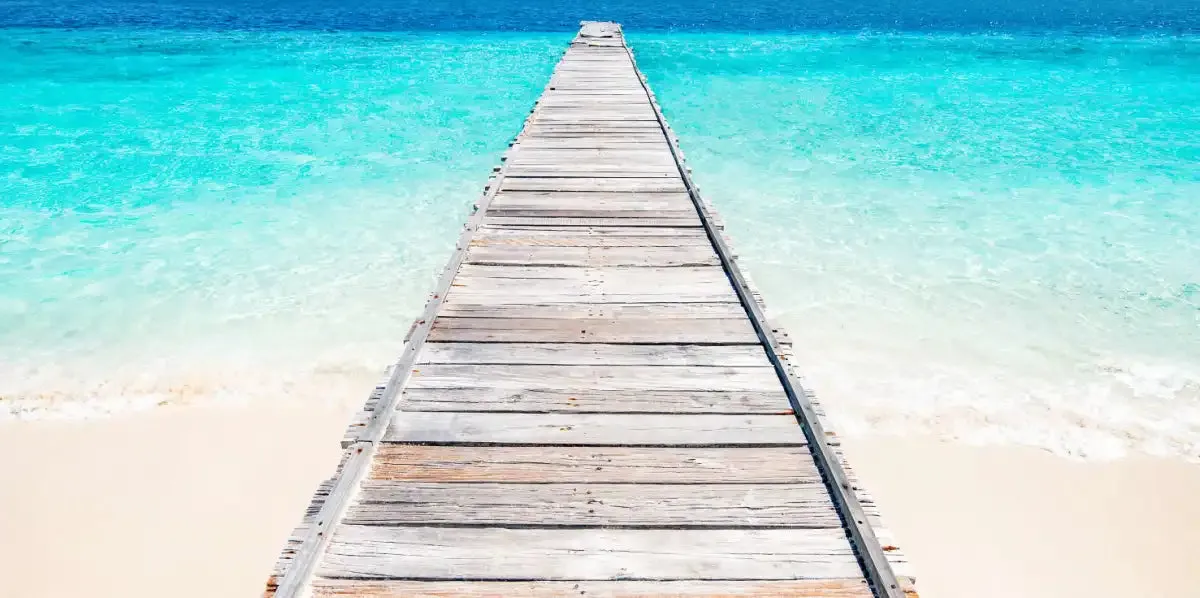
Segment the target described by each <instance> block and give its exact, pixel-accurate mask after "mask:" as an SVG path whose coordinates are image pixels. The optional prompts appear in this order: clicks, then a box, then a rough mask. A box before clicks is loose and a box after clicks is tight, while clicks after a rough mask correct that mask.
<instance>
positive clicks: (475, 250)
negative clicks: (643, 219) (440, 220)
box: [467, 245, 745, 319]
mask: <svg viewBox="0 0 1200 598" xmlns="http://www.w3.org/2000/svg"><path fill="white" fill-rule="evenodd" d="M467 263H469V264H479V265H496V266H500V265H529V266H575V267H605V266H642V267H654V268H661V267H667V266H715V265H718V264H719V260H718V259H717V256H716V254H714V253H712V252H711V251H709V250H708V249H707V248H706V247H704V246H702V245H690V246H673V247H539V246H524V247H521V246H502V245H501V246H498V245H476V246H473V247H471V249H470V251H469V252H468V253H467ZM739 311H740V310H739ZM740 317H742V318H743V319H744V318H745V312H741V314H740Z"/></svg>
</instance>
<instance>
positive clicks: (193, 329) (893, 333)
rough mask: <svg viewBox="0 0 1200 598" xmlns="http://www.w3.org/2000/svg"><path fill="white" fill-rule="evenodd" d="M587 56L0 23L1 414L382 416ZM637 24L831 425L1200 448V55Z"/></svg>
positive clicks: (505, 43) (658, 83)
mask: <svg viewBox="0 0 1200 598" xmlns="http://www.w3.org/2000/svg"><path fill="white" fill-rule="evenodd" d="M570 35H571V34H570V33H569V32H561V33H546V34H542V33H527V32H520V33H481V32H462V33H448V32H425V33H349V32H346V33H315V32H298V31H212V30H196V31H164V30H152V29H93V30H87V31H67V30H61V29H8V30H0V113H3V114H4V120H3V121H2V122H0V281H4V282H3V284H2V285H0V396H2V397H3V398H4V399H3V401H0V414H3V413H7V414H8V415H9V416H14V415H15V416H18V417H37V416H78V415H87V414H95V413H103V412H110V411H121V410H125V409H129V408H134V407H141V406H151V405H154V404H156V403H158V402H162V401H167V402H181V401H213V400H234V401H246V400H289V401H295V400H311V401H341V402H348V403H354V402H358V401H360V400H361V399H363V398H365V394H366V392H367V391H368V386H369V384H370V380H371V379H372V378H373V377H374V376H375V375H377V373H378V372H379V371H380V370H381V369H382V367H383V366H384V365H386V364H387V363H388V362H389V361H391V359H392V358H393V357H394V355H395V353H396V352H397V351H398V350H399V339H401V338H402V337H403V334H404V332H405V331H406V330H407V329H408V325H409V323H410V321H411V319H412V318H413V317H414V316H415V315H416V314H417V312H418V311H419V309H420V307H421V305H422V303H423V302H424V299H425V294H426V293H427V292H428V291H429V290H430V289H431V288H432V286H433V281H434V279H435V278H436V276H437V273H438V271H439V269H440V268H441V266H442V264H443V263H444V261H445V259H446V257H447V256H448V252H449V249H450V247H451V246H452V243H453V240H454V238H455V236H456V232H457V230H458V228H459V226H460V225H461V222H462V221H463V220H464V219H465V216H466V214H467V209H468V207H469V205H470V204H471V203H472V202H473V201H474V200H475V199H476V198H477V197H478V195H479V191H480V188H481V186H482V184H483V182H484V181H485V179H486V177H487V174H488V172H489V170H490V168H491V166H492V165H494V164H495V163H496V162H497V160H498V157H499V155H500V153H501V151H502V150H503V149H504V147H505V144H506V142H507V140H508V139H509V138H511V137H512V136H513V135H515V134H516V132H517V131H518V129H519V127H520V125H521V122H522V120H523V118H524V115H525V113H526V112H527V110H528V109H529V107H530V105H531V104H532V102H533V101H534V99H535V98H536V97H537V94H538V93H539V92H540V90H541V87H542V86H543V85H544V82H545V80H546V78H547V76H548V74H549V72H550V70H551V69H552V68H553V64H554V62H555V60H556V59H557V56H558V55H559V53H560V52H561V49H562V48H563V47H564V46H565V44H566V43H567V41H568V40H569V38H570ZM630 39H631V41H632V43H633V45H634V47H635V50H636V52H637V57H638V59H639V64H640V66H641V67H642V68H643V70H644V71H645V72H646V74H647V75H648V77H649V78H650V82H651V84H652V85H653V87H654V89H655V91H656V93H657V94H658V96H659V98H660V101H661V102H662V103H663V105H664V109H665V111H666V113H667V116H668V118H669V119H670V120H671V122H672V124H673V126H674V127H675V129H676V130H677V131H678V132H679V134H680V136H681V139H682V144H683V147H684V150H685V151H686V152H687V154H688V158H689V161H690V163H691V165H692V166H693V168H694V169H695V172H696V177H697V180H698V182H699V184H700V186H701V188H702V189H703V191H704V194H705V195H706V196H707V197H708V198H710V199H711V200H712V201H713V202H714V203H715V204H716V205H717V207H718V208H719V209H720V210H721V212H722V213H723V215H724V216H725V218H726V220H727V222H728V225H729V231H730V234H731V236H732V237H733V239H734V242H735V247H736V249H737V250H738V252H739V253H740V254H741V255H742V256H743V264H744V265H745V267H746V268H748V270H749V272H750V273H751V274H752V276H753V277H754V279H755V280H756V282H757V283H758V284H759V286H761V287H762V289H763V291H764V293H765V294H766V297H767V301H768V304H769V306H770V307H771V312H772V313H773V314H776V316H777V317H779V318H780V319H781V320H782V321H783V323H785V324H786V325H787V327H788V329H789V331H790V332H791V334H792V336H793V337H794V339H795V340H796V342H797V354H798V356H799V358H800V360H799V361H800V369H801V370H802V371H803V373H804V374H805V375H806V377H807V378H808V381H809V382H810V384H811V385H812V386H813V387H814V389H815V390H817V392H818V393H819V394H820V395H821V396H822V397H823V398H824V400H825V402H826V403H828V404H829V406H830V411H831V412H832V413H831V415H832V417H833V418H834V420H835V422H834V424H835V426H836V427H838V428H841V429H843V430H844V431H847V432H851V433H863V432H866V431H870V430H882V431H889V432H901V433H905V432H932V433H935V434H939V435H943V436H947V437H953V438H958V439H962V440H965V441H970V442H1015V443H1025V444H1032V445H1035V446H1043V447H1047V448H1051V449H1053V450H1056V451H1058V452H1061V453H1067V454H1075V455H1083V456H1091V457H1103V456H1111V455H1117V454H1120V453H1121V452H1123V451H1126V450H1129V449H1136V450H1146V451H1150V452H1156V453H1162V454H1168V455H1179V456H1187V457H1192V458H1197V457H1200V274H1198V271H1200V269H1198V268H1197V267H1196V266H1195V264H1196V263H1200V237H1198V235H1197V233H1196V232H1195V231H1197V230H1200V208H1198V207H1197V204H1196V203H1195V198H1196V197H1200V168H1198V167H1197V166H1196V165H1197V164H1200V40H1197V39H1196V38H1189V37H1163V36H1155V37H1120V38H1118V37H1112V36H1108V35H1101V34H1089V35H1083V36H1081V35H1066V34H1055V35H1016V34H1013V35H980V34H972V35H962V34H954V33H895V34H886V33H876V34H859V33H853V34H836V33H812V32H809V33H792V34H780V33H689V34H666V33H662V32H653V31H646V32H638V31H631V32H630ZM0 417H2V416H0Z"/></svg>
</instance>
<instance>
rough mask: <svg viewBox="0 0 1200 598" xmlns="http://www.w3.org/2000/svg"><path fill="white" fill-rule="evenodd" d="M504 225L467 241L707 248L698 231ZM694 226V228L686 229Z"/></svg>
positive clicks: (477, 244) (498, 244) (481, 243)
mask: <svg viewBox="0 0 1200 598" xmlns="http://www.w3.org/2000/svg"><path fill="white" fill-rule="evenodd" d="M575 228H576V230H570V229H569V228H566V229H562V228H560V229H558V230H554V229H549V230H541V231H539V230H536V229H532V230H531V229H530V228H525V229H515V228H514V229H508V228H500V227H496V228H490V229H488V230H487V231H484V232H482V233H481V234H480V235H478V236H476V237H475V239H473V240H472V241H471V246H472V247H503V246H512V247H683V246H693V247H702V248H708V247H712V245H710V244H709V242H708V238H707V237H704V236H702V235H699V234H696V235H690V236H685V235H661V234H658V233H659V232H661V231H662V230H666V229H656V228H653V227H646V228H643V229H641V230H642V231H643V232H644V233H645V234H641V235H599V234H596V231H595V230H593V229H587V228H582V227H575ZM690 230H695V229H690Z"/></svg>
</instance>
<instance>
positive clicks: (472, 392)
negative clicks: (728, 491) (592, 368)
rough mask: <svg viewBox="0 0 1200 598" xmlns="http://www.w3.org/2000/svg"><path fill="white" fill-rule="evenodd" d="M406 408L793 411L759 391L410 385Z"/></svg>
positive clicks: (776, 395)
mask: <svg viewBox="0 0 1200 598" xmlns="http://www.w3.org/2000/svg"><path fill="white" fill-rule="evenodd" d="M400 409H401V410H402V411H479V412H489V411H490V412H521V413H704V414H716V413H736V414H773V415H790V414H791V413H792V409H791V406H790V405H788V402H787V395H785V394H783V392H782V391H761V390H647V389H639V390H592V389H590V388H556V389H532V390H529V389H509V388H412V389H409V390H406V391H404V396H403V397H401V403H400Z"/></svg>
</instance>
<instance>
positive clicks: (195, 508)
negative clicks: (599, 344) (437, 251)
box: [0, 407, 1200, 598]
mask: <svg viewBox="0 0 1200 598" xmlns="http://www.w3.org/2000/svg"><path fill="white" fill-rule="evenodd" d="M348 417H349V410H348V409H339V408H334V407H324V408H313V409H309V410H300V409H297V408H292V409H287V408H282V407H272V408H262V407H256V408H248V407H247V408H223V409H217V408H204V407H180V408H164V409H161V410H158V411H156V412H152V413H147V414H141V415H132V416H126V417H123V418H117V419H110V420H95V421H88V422H82V423H72V422H29V423H11V424H3V425H0V455H2V457H0V596H3V597H4V598H36V597H42V596H53V597H62V596H88V597H109V596H111V597H120V598H142V597H146V598H149V597H151V596H154V597H157V596H161V595H163V593H164V591H165V590H167V589H170V593H171V595H173V596H178V597H187V596H196V597H203V598H213V597H221V598H226V597H228V598H235V597H240V596H245V597H253V596H257V595H259V593H260V592H261V589H262V583H263V581H264V580H265V578H266V576H267V574H268V573H269V571H270V569H271V565H272V563H273V562H274V559H275V556H276V554H277V553H278V550H279V548H280V547H281V545H282V543H283V541H284V538H285V537H286V536H287V534H288V532H289V531H290V530H291V528H292V527H293V526H294V525H295V524H296V523H297V521H298V519H299V517H300V515H301V513H302V511H303V509H304V507H305V505H306V504H307V502H308V500H309V497H310V495H311V493H312V491H313V490H314V488H315V487H316V485H317V484H318V483H319V482H320V481H321V480H322V479H323V478H325V477H326V476H328V475H329V474H330V473H331V472H332V471H333V467H334V466H335V464H336V461H337V457H338V453H339V451H338V439H339V438H340V437H341V433H342V428H343V425H344V423H345V422H346V421H347V419H348ZM847 450H848V452H849V455H850V459H851V462H852V463H853V464H854V465H855V467H856V469H857V470H858V472H859V473H860V475H861V477H862V478H863V479H864V480H865V482H866V483H867V485H868V486H869V487H870V488H871V489H872V490H873V491H874V494H875V495H876V497H877V499H878V500H879V501H880V503H881V506H882V508H883V511H884V516H885V518H886V519H887V521H888V523H889V525H890V527H891V528H892V529H893V530H894V531H895V532H896V534H897V535H898V536H899V540H900V543H901V546H902V548H904V549H905V550H907V551H908V552H909V554H910V555H911V557H912V558H913V559H914V561H915V563H916V566H917V568H918V575H919V579H918V587H919V589H920V590H921V593H922V595H923V596H925V598H951V597H969V598H986V597H989V596H1004V597H1005V598H1012V597H1014V596H1019V597H1021V598H1036V597H1040V596H1053V597H1056V598H1059V597H1067V598H1069V597H1074V596H1088V597H1089V598H1104V597H1108V596H1112V597H1117V596H1120V597H1121V598H1130V597H1134V596H1136V597H1138V598H1155V597H1158V596H1172V597H1175V598H1178V597H1182V596H1196V595H1198V594H1197V593H1196V589H1195V583H1194V582H1195V578H1196V575H1197V574H1200V559H1198V558H1197V557H1196V552H1195V549H1194V547H1193V546H1192V543H1193V542H1192V540H1193V539H1194V538H1195V537H1198V536H1200V466H1195V465H1188V464H1183V463H1175V462H1168V461H1155V460H1150V459H1144V458H1138V459H1129V460H1126V461H1121V462H1117V463H1107V464H1089V463H1079V462H1073V461H1067V460H1063V459H1060V458H1057V457H1054V456H1051V455H1049V454H1046V453H1042V452H1037V451H1031V450H1024V449H1010V448H970V447H963V446H957V445H948V444H941V443H936V442H931V441H925V440H895V439H887V438H881V439H871V440H858V441H854V440H850V441H848V446H847Z"/></svg>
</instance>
